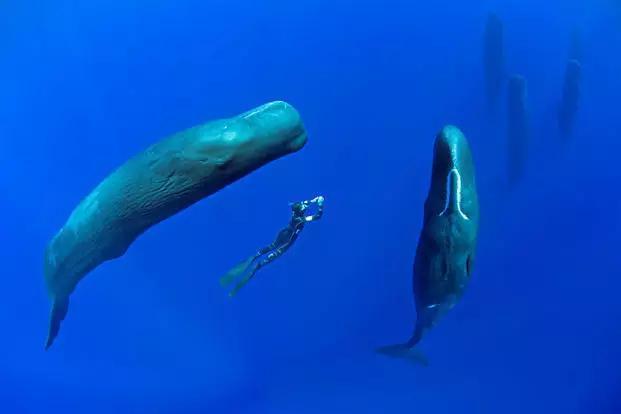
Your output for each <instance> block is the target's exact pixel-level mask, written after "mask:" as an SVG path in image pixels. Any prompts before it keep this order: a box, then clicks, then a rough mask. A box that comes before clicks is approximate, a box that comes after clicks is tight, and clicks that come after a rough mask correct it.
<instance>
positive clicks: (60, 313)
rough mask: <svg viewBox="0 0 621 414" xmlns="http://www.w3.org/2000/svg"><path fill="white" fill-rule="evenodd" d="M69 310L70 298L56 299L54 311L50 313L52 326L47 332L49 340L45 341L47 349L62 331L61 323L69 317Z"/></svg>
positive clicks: (53, 305)
mask: <svg viewBox="0 0 621 414" xmlns="http://www.w3.org/2000/svg"><path fill="white" fill-rule="evenodd" d="M68 309H69V297H66V298H62V299H61V298H55V299H54V301H53V302H52V310H51V311H50V326H49V329H48V332H47V339H46V340H45V349H46V350H47V349H48V348H49V347H50V346H52V343H53V342H54V339H56V336H57V335H58V331H60V323H61V322H62V321H63V319H65V316H67V310H68Z"/></svg>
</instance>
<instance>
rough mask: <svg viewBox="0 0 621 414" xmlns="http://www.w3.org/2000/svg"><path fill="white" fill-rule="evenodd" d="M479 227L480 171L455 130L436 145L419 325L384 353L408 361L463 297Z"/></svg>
mask: <svg viewBox="0 0 621 414" xmlns="http://www.w3.org/2000/svg"><path fill="white" fill-rule="evenodd" d="M478 227H479V202H478V196H477V190H476V182H475V170H474V163H473V160H472V154H471V152H470V147H469V145H468V141H467V140H466V138H465V137H464V135H463V133H462V132H461V131H460V130H459V129H458V128H457V127H455V126H452V125H448V126H446V127H444V128H443V129H442V130H441V131H440V133H439V134H438V136H437V137H436V140H435V144H434V156H433V165H432V170H431V184H430V187H429V193H428V196H427V200H426V201H425V208H424V215H423V226H422V230H421V232H420V235H419V239H418V246H417V249H416V256H415V259H414V266H413V293H414V299H415V302H416V324H415V326H414V332H413V334H412V336H411V337H410V339H409V340H408V341H407V342H406V343H404V344H398V345H390V346H386V347H382V348H380V349H379V352H381V353H384V354H388V355H391V356H400V357H407V356H409V355H410V354H409V351H410V350H411V349H412V348H414V347H415V346H416V345H417V344H418V343H419V342H420V341H421V340H422V339H423V337H424V335H425V334H426V333H427V332H428V331H429V330H430V329H431V328H433V326H435V325H436V323H437V322H438V321H439V320H440V319H441V318H442V317H443V316H444V315H445V314H446V313H447V312H448V311H449V310H451V309H452V308H453V307H454V306H455V305H456V304H457V303H458V302H459V300H460V299H461V297H462V296H463V294H464V291H465V290H466V287H467V286H468V283H469V282H470V278H471V276H472V271H473V266H474V260H475V255H476V245H477V234H478Z"/></svg>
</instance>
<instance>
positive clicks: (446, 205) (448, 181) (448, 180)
mask: <svg viewBox="0 0 621 414" xmlns="http://www.w3.org/2000/svg"><path fill="white" fill-rule="evenodd" d="M452 174H455V179H456V180H457V186H456V187H457V188H456V190H455V193H456V194H455V197H456V198H457V212H458V213H459V215H460V216H461V217H462V218H463V219H464V220H470V217H468V216H467V215H465V214H464V212H463V211H461V175H460V174H459V171H458V170H457V168H453V169H452V170H451V171H449V173H448V174H446V197H445V201H444V210H442V212H441V213H440V214H438V215H439V216H443V215H444V213H446V211H447V210H448V208H449V201H450V197H449V195H450V194H451V175H452Z"/></svg>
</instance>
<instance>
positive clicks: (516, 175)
mask: <svg viewBox="0 0 621 414" xmlns="http://www.w3.org/2000/svg"><path fill="white" fill-rule="evenodd" d="M507 98H508V99H507V181H508V183H509V186H510V187H511V188H513V187H515V186H516V185H517V184H518V182H519V181H520V179H521V178H522V176H523V175H524V170H525V169H526V160H527V156H528V140H529V123H528V109H527V102H526V101H527V89H526V79H525V78H524V77H523V76H520V75H513V76H511V79H510V80H509V93H508V96H507Z"/></svg>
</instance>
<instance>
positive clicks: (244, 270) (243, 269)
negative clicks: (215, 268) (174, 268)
mask: <svg viewBox="0 0 621 414" xmlns="http://www.w3.org/2000/svg"><path fill="white" fill-rule="evenodd" d="M323 202H324V198H323V196H317V197H315V198H313V199H312V200H305V201H298V202H295V203H289V207H291V219H290V220H289V224H287V227H285V228H284V229H282V230H280V232H279V233H278V235H277V236H276V238H275V239H274V241H273V242H272V243H271V244H270V245H268V246H265V247H263V248H262V249H259V251H257V252H256V253H255V254H254V255H253V256H250V257H249V258H248V259H246V260H244V261H243V262H241V263H239V264H237V265H236V266H235V267H234V268H233V269H231V270H230V271H229V272H228V273H227V274H226V275H224V276H223V277H222V278H221V279H220V284H221V285H222V286H226V285H228V284H230V283H232V282H233V281H234V280H235V279H237V278H238V277H239V276H241V275H244V276H243V277H242V279H241V280H240V281H239V282H238V283H237V285H235V287H234V288H233V290H232V291H231V292H230V293H229V296H233V295H235V294H236V293H237V292H238V291H239V290H240V289H241V288H242V287H243V286H244V285H245V284H246V283H248V282H249V281H250V279H252V278H253V277H254V275H255V274H256V273H257V271H258V270H259V269H260V268H262V267H263V266H265V265H267V264H269V263H271V262H273V261H274V260H276V259H277V258H278V257H280V256H282V254H283V253H284V252H286V251H287V250H289V248H290V247H291V246H292V245H293V243H294V242H295V241H296V240H297V238H298V237H299V235H300V233H301V232H302V230H303V229H304V226H305V225H306V224H307V223H310V222H313V221H316V220H319V219H320V218H321V216H322V215H323ZM313 206H314V207H316V211H315V213H310V209H311V208H312V207H313Z"/></svg>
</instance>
